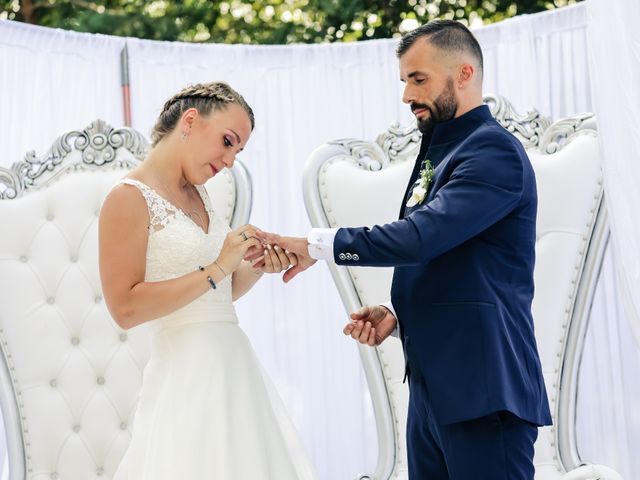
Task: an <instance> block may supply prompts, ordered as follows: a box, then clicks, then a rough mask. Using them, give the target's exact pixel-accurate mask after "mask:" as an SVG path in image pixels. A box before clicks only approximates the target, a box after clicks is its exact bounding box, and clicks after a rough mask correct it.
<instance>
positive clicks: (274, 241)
mask: <svg viewBox="0 0 640 480" xmlns="http://www.w3.org/2000/svg"><path fill="white" fill-rule="evenodd" d="M260 239H261V240H262V242H263V243H267V244H269V245H278V246H279V247H280V248H282V249H283V250H285V251H288V252H291V253H295V254H296V256H297V257H298V264H297V265H294V266H293V267H291V268H289V269H288V270H287V271H286V272H284V275H283V276H282V279H283V280H284V282H285V283H288V282H290V281H291V280H292V279H293V277H295V276H296V275H298V274H299V273H301V272H304V271H305V270H306V269H308V268H309V267H311V266H313V265H314V264H315V263H316V262H317V260H315V259H313V258H311V256H310V255H309V242H308V241H307V239H306V238H303V237H283V236H280V235H276V234H275V233H267V232H260Z"/></svg>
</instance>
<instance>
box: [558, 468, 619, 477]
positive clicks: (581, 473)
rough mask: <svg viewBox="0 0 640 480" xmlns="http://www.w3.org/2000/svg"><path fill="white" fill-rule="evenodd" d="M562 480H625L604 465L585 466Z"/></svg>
mask: <svg viewBox="0 0 640 480" xmlns="http://www.w3.org/2000/svg"><path fill="white" fill-rule="evenodd" d="M560 478H561V480H623V478H622V476H621V475H620V474H619V473H618V472H616V471H615V470H612V469H611V468H609V467H605V466H604V465H583V466H581V467H578V468H576V469H574V470H571V471H570V472H567V473H566V474H564V475H563V476H562V477H560Z"/></svg>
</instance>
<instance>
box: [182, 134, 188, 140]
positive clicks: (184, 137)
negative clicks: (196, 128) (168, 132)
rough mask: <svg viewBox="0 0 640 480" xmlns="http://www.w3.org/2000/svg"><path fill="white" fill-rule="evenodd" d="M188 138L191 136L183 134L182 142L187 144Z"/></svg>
mask: <svg viewBox="0 0 640 480" xmlns="http://www.w3.org/2000/svg"><path fill="white" fill-rule="evenodd" d="M188 136H189V134H188V133H187V132H182V141H183V142H186V141H187V137H188Z"/></svg>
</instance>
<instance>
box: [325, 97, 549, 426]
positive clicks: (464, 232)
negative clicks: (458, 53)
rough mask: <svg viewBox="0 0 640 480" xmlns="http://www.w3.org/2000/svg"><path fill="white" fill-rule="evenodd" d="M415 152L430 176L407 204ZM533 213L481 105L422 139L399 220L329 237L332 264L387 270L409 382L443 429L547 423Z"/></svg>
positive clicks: (529, 191) (517, 147) (522, 171)
mask: <svg viewBox="0 0 640 480" xmlns="http://www.w3.org/2000/svg"><path fill="white" fill-rule="evenodd" d="M424 155H426V158H429V160H430V161H431V162H432V164H433V165H434V168H435V174H434V177H433V180H432V182H431V185H430V186H429V189H428V193H427V196H426V198H425V200H424V201H423V202H422V203H421V204H419V205H416V206H415V207H412V208H405V207H404V205H405V202H406V201H407V197H408V195H409V194H410V192H411V190H412V186H413V182H414V181H415V180H416V178H417V177H418V172H419V167H420V164H421V163H422V159H423V158H425V157H424ZM536 210H537V193H536V183H535V177H534V172H533V169H532V167H531V164H530V162H529V159H528V157H527V155H526V153H525V151H524V149H523V147H522V145H521V143H520V142H519V141H518V140H517V139H516V138H515V137H514V136H513V135H511V134H510V133H509V132H507V131H506V130H505V129H504V128H502V127H501V126H500V125H499V124H498V123H497V122H496V121H495V119H494V118H493V117H492V116H491V113H490V111H489V109H488V107H487V106H486V105H482V106H480V107H477V108H475V109H473V110H471V111H469V112H467V113H466V114H464V115H462V116H460V117H458V118H455V119H453V120H451V121H449V122H445V123H442V124H438V125H436V127H435V128H434V130H433V132H432V134H431V135H430V136H429V137H427V136H425V137H424V138H423V143H422V148H421V153H420V155H419V156H418V159H417V160H416V165H415V167H414V170H413V174H412V176H411V179H410V181H409V186H408V187H407V195H405V199H404V200H403V207H402V209H401V212H400V219H399V220H398V221H395V222H393V223H389V224H386V225H381V226H374V227H373V228H371V229H369V228H366V227H362V228H341V229H339V230H338V232H337V234H336V237H335V241H334V257H335V260H336V263H337V264H340V265H354V266H355V265H357V266H375V267H389V266H392V267H395V270H394V275H393V283H392V287H391V301H392V303H393V307H394V309H395V311H396V314H397V317H398V321H399V325H400V332H401V339H402V341H403V346H404V349H405V356H406V359H407V364H408V368H409V372H410V373H409V375H410V376H409V378H410V380H411V378H412V377H413V376H416V375H420V376H422V377H423V378H424V380H425V383H426V387H427V391H428V394H429V399H430V402H431V404H432V407H433V411H434V414H435V418H436V419H437V420H438V422H439V423H441V424H448V423H454V422H460V421H464V420H469V419H473V418H478V417H481V416H485V415H488V414H490V413H493V412H496V411H500V410H508V411H510V412H512V413H514V414H515V415H517V416H519V417H520V418H522V419H524V420H527V421H529V422H532V423H535V424H538V425H548V424H550V423H551V416H550V412H549V406H548V401H547V395H546V391H545V386H544V382H543V377H542V369H541V366H540V359H539V356H538V352H537V347H536V340H535V337H534V330H533V319H532V316H531V301H532V299H533V267H534V261H535V250H534V249H535V240H536ZM341 253H344V254H345V255H346V254H347V253H351V255H346V257H347V258H349V257H350V258H351V260H340V257H339V255H340V254H341ZM345 255H343V256H342V257H343V258H344V257H345ZM354 255H355V257H354ZM353 258H356V259H357V261H355V260H353Z"/></svg>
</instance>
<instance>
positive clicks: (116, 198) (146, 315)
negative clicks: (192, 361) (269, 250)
mask: <svg viewBox="0 0 640 480" xmlns="http://www.w3.org/2000/svg"><path fill="white" fill-rule="evenodd" d="M148 224H149V213H148V210H147V205H146V203H145V201H144V199H143V197H142V196H141V195H140V193H139V192H138V191H137V190H136V189H134V188H131V187H128V186H124V185H122V186H118V187H116V188H114V189H113V190H112V191H111V193H110V194H109V195H108V196H107V198H106V200H105V201H104V204H103V206H102V209H101V211H100V219H99V233H98V236H99V262H100V280H101V283H102V291H103V295H104V299H105V302H106V304H107V308H108V309H109V313H111V316H112V317H113V319H114V320H115V322H116V323H117V324H118V325H119V326H120V327H121V328H123V329H128V328H132V327H135V326H136V325H139V324H141V323H144V322H148V321H149V320H153V319H155V318H159V317H162V316H164V315H168V314H169V313H172V312H174V311H176V310H177V309H179V308H181V307H183V306H185V305H187V304H189V303H191V302H192V301H193V300H195V299H196V298H198V297H199V296H201V295H202V294H204V293H205V292H207V291H209V289H210V288H211V285H210V284H209V282H208V280H207V277H211V279H212V280H213V281H214V282H215V283H219V282H220V281H222V279H223V278H224V276H223V273H222V271H221V270H220V269H219V268H218V267H217V266H216V265H215V264H214V263H212V264H210V265H203V267H204V270H203V271H200V270H198V268H197V266H194V271H193V272H191V273H188V274H186V275H183V276H181V277H177V278H173V279H171V280H164V281H159V282H146V281H145V271H146V254H147V240H148V236H149V232H148V229H147V225H148ZM242 228H245V229H246V228H247V227H242ZM246 231H247V232H253V227H249V230H246ZM251 245H256V246H257V245H259V242H258V241H257V240H255V239H254V238H249V240H247V241H245V242H242V237H241V236H240V234H239V233H238V232H235V231H234V232H231V233H230V234H229V235H228V236H227V239H225V245H224V246H223V249H222V250H223V251H221V252H220V256H219V257H218V262H219V264H220V265H222V268H224V269H225V271H226V272H234V271H235V268H236V265H237V264H238V263H239V262H240V259H241V258H242V257H243V256H244V255H245V254H246V251H247V249H248V248H249V247H250V246H251Z"/></svg>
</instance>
